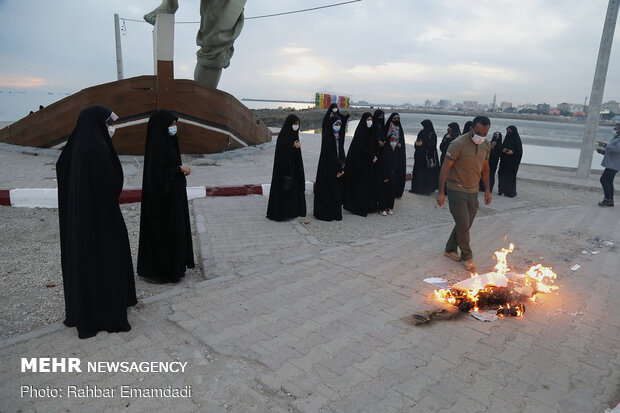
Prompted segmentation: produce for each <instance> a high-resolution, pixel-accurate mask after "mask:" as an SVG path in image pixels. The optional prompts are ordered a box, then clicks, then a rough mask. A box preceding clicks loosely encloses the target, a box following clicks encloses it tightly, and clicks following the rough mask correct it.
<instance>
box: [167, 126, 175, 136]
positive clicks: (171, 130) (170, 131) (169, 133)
mask: <svg viewBox="0 0 620 413" xmlns="http://www.w3.org/2000/svg"><path fill="white" fill-rule="evenodd" d="M176 134H177V125H172V126H168V135H170V136H174V135H176Z"/></svg>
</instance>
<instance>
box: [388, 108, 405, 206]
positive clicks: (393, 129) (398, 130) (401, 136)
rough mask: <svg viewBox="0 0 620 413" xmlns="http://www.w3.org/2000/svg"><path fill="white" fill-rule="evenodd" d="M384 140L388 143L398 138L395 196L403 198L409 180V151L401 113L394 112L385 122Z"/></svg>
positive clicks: (393, 179)
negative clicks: (406, 182)
mask: <svg viewBox="0 0 620 413" xmlns="http://www.w3.org/2000/svg"><path fill="white" fill-rule="evenodd" d="M384 130H385V135H384V137H385V138H384V140H385V141H386V144H389V143H390V142H393V141H394V139H396V142H397V143H396V147H395V148H394V149H393V151H394V152H395V154H396V169H395V170H394V176H393V178H392V181H393V184H394V197H395V198H401V197H402V196H403V192H404V191H405V181H406V180H407V153H406V152H405V131H404V130H403V126H402V125H401V124H400V115H399V114H398V113H392V114H391V115H390V117H389V118H388V120H387V122H386V123H385V127H384Z"/></svg>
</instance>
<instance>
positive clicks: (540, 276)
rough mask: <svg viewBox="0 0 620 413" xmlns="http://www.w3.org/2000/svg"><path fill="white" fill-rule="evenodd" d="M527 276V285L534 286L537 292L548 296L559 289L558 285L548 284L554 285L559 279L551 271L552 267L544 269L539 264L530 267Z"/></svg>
mask: <svg viewBox="0 0 620 413" xmlns="http://www.w3.org/2000/svg"><path fill="white" fill-rule="evenodd" d="M526 275H527V278H526V283H528V285H532V286H533V287H534V288H535V289H536V291H537V292H540V293H547V294H548V293H550V292H551V291H554V290H557V289H558V286H556V285H547V284H546V283H554V282H555V280H556V279H557V278H558V276H557V274H556V273H554V272H553V271H552V270H551V267H543V266H542V265H540V264H538V265H535V266H533V267H530V269H529V270H527V273H526Z"/></svg>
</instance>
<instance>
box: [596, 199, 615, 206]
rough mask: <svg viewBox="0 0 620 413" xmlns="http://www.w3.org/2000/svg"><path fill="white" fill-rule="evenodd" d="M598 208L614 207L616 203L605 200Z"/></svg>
mask: <svg viewBox="0 0 620 413" xmlns="http://www.w3.org/2000/svg"><path fill="white" fill-rule="evenodd" d="M598 206H602V207H612V206H614V201H613V200H611V199H603V200H602V201H601V202H599V203H598Z"/></svg>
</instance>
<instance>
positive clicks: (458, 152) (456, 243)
mask: <svg viewBox="0 0 620 413" xmlns="http://www.w3.org/2000/svg"><path fill="white" fill-rule="evenodd" d="M490 128H491V121H490V120H489V118H487V117H486V116H476V117H475V118H474V120H473V124H472V128H471V130H470V131H469V132H468V133H466V134H465V135H461V136H459V137H458V138H456V139H455V140H454V141H452V143H450V146H448V151H447V153H446V158H445V161H444V163H443V165H442V167H441V172H440V173H439V192H438V193H437V204H439V206H443V204H444V202H445V192H444V188H445V186H446V182H447V185H448V205H449V207H450V213H451V214H452V217H453V218H454V223H455V225H454V229H453V230H452V233H451V234H450V238H449V239H448V242H447V243H446V248H445V251H444V255H445V256H446V257H449V258H451V259H453V260H455V261H461V260H462V261H463V264H464V265H465V268H466V269H467V270H469V271H471V270H473V269H475V268H476V264H475V263H474V260H473V253H472V251H471V247H470V246H469V230H470V228H471V226H472V224H473V222H474V218H475V217H476V213H477V212H478V188H479V186H478V185H479V182H480V179H482V182H483V185H484V203H485V204H486V205H488V204H490V203H491V192H490V187H489V153H490V151H491V145H490V144H489V141H487V140H486V136H487V133H488V132H489V129H490ZM457 247H458V248H459V249H460V250H461V255H460V256H459V254H458V252H457Z"/></svg>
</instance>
